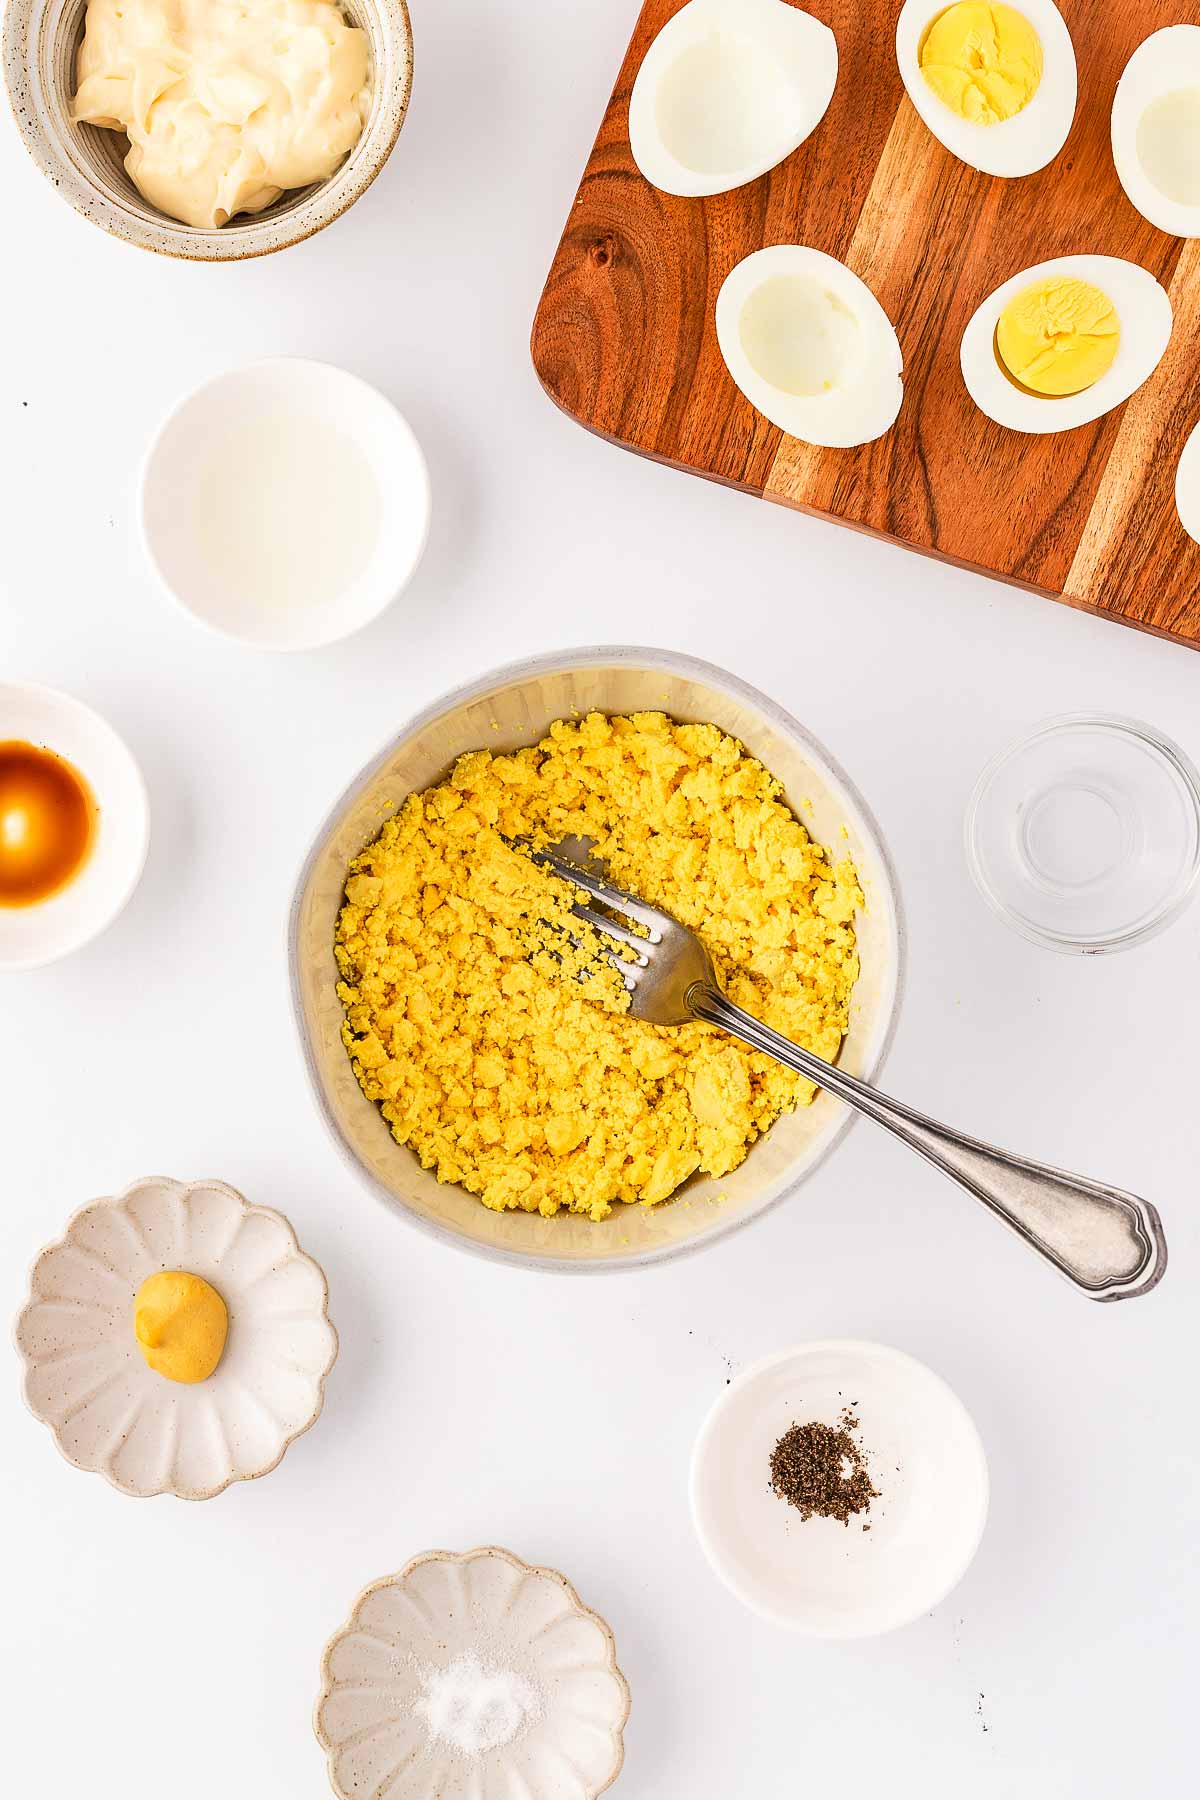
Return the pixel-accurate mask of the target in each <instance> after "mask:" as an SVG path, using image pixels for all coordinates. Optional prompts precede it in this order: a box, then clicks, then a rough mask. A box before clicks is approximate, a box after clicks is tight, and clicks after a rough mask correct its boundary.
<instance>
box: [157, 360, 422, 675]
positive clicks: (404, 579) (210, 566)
mask: <svg viewBox="0 0 1200 1800" xmlns="http://www.w3.org/2000/svg"><path fill="white" fill-rule="evenodd" d="M140 511H141V527H142V536H143V541H144V543H145V546H146V553H147V555H148V557H149V559H150V563H151V566H152V567H153V569H154V570H155V572H156V574H157V575H158V577H159V580H160V581H161V582H162V584H163V586H164V587H165V588H166V590H167V592H168V593H169V594H170V595H171V596H172V597H173V598H174V599H175V600H177V601H178V602H179V604H180V605H181V606H182V607H183V608H184V609H185V611H187V612H189V613H191V615H192V617H193V618H195V619H198V620H199V621H200V623H201V624H203V625H208V626H210V627H211V628H212V629H213V630H214V631H217V632H220V633H221V634H222V635H223V636H225V637H230V638H234V639H236V640H237V641H238V642H239V643H243V644H252V645H254V646H255V647H256V648H259V649H264V650H313V649H317V648H318V647H319V646H321V645H322V644H332V643H334V642H336V641H337V640H338V639H339V638H344V637H348V636H349V635H350V634H351V632H354V631H359V630H361V628H362V627H363V626H364V625H368V624H370V622H371V621H372V620H373V619H375V618H377V617H378V616H379V614H380V613H381V612H383V611H384V609H385V608H386V607H388V606H389V605H390V604H391V602H392V601H393V600H394V599H395V598H396V596H397V595H398V594H399V593H400V591H401V589H402V588H404V587H405V585H406V584H407V583H408V581H409V580H410V578H411V577H412V574H413V572H414V570H415V569H416V567H417V564H418V563H419V562H420V560H421V556H422V553H423V551H424V549H425V543H426V539H427V537H428V534H429V513H430V492H429V474H428V470H427V469H426V466H425V458H424V456H423V455H422V453H421V447H420V445H419V444H418V442H417V440H416V438H415V437H414V435H413V432H412V429H411V427H410V426H409V425H408V423H407V421H406V420H405V419H404V418H403V416H402V415H401V414H400V413H399V412H398V411H397V409H396V408H395V407H394V406H393V405H392V403H391V401H390V400H387V399H385V398H384V396H383V395H382V394H381V393H379V391H378V390H377V389H376V388H373V387H371V385H370V384H369V383H368V382H366V381H362V380H360V378H359V377H358V376H357V375H351V374H349V373H348V372H347V371H346V370H345V369H338V368H334V367H333V366H332V364H330V363H321V362H309V361H306V360H304V359H303V358H298V357H278V358H274V359H272V360H269V361H266V362H259V363H251V364H249V365H247V366H246V367H245V368H240V369H230V370H228V371H227V372H226V373H225V374H223V375H218V376H216V377H215V379H214V380H212V381H208V382H206V383H205V384H204V385H203V386H202V387H199V388H197V389H196V391H195V392H194V393H192V394H189V395H188V397H187V398H186V399H185V400H183V401H182V402H181V403H180V404H179V405H178V406H177V407H176V408H175V409H174V411H173V412H172V413H171V414H170V415H169V416H168V418H167V420H166V422H165V423H164V425H163V426H162V428H161V430H160V431H159V433H158V436H157V437H156V439H155V440H154V443H153V444H152V445H151V448H150V452H149V455H148V456H147V459H146V464H145V468H144V470H143V473H142V488H141V508H140Z"/></svg>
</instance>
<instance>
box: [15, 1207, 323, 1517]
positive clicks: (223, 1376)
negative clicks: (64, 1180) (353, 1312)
mask: <svg viewBox="0 0 1200 1800" xmlns="http://www.w3.org/2000/svg"><path fill="white" fill-rule="evenodd" d="M159 1269H186V1270H188V1271H190V1273H192V1274H194V1275H200V1276H203V1278H204V1279H205V1280H206V1281H208V1282H210V1283H211V1284H212V1286H213V1287H215V1288H216V1290H217V1292H218V1293H219V1294H220V1296H221V1298H222V1299H223V1300H224V1302H225V1305H226V1308H227V1309H228V1313H229V1335H228V1337H227V1339H226V1343H225V1351H224V1354H223V1356H222V1357H221V1360H220V1362H219V1363H218V1365H217V1367H216V1369H215V1370H214V1372H213V1373H212V1374H211V1375H210V1376H209V1377H208V1379H207V1381H200V1382H197V1383H196V1384H195V1385H194V1386H185V1385H182V1384H181V1383H179V1382H175V1381H168V1380H166V1379H164V1377H163V1376H161V1375H158V1374H156V1373H155V1372H154V1370H153V1369H151V1368H150V1366H149V1365H148V1364H147V1362H146V1361H145V1358H144V1357H143V1356H142V1353H141V1350H140V1348H139V1347H138V1343H137V1340H136V1338H135V1336H134V1330H133V1312H134V1296H135V1295H136V1294H137V1291H138V1289H139V1287H140V1286H141V1285H142V1282H143V1281H144V1280H145V1279H146V1277H147V1275H152V1274H153V1273H154V1272H155V1271H156V1270H159ZM327 1300H328V1288H327V1286H326V1283H325V1277H324V1275H323V1274H322V1273H321V1270H320V1269H319V1268H318V1267H317V1265H316V1263H315V1262H313V1260H312V1258H311V1257H309V1256H305V1254H304V1252H303V1251H302V1250H301V1248H300V1246H299V1244H298V1243H297V1242H296V1235H295V1233H294V1231H293V1230H292V1228H291V1226H290V1225H289V1224H288V1222H287V1220H286V1219H285V1218H284V1217H283V1215H282V1214H281V1213H277V1212H272V1211H271V1210H270V1209H269V1208H268V1207H265V1206H251V1205H250V1203H249V1201H247V1200H244V1199H243V1198H242V1196H241V1194H239V1193H237V1192H236V1190H235V1189H234V1188H231V1187H228V1186H227V1185H226V1184H225V1183H224V1182H223V1181H196V1182H191V1183H188V1184H185V1183H183V1182H182V1181H169V1180H166V1179H164V1178H162V1177H159V1176H151V1177H149V1178H148V1179H147V1180H145V1181H138V1182H135V1183H134V1185H133V1186H132V1187H131V1188H127V1189H126V1190H125V1192H124V1193H123V1194H117V1195H115V1196H114V1197H113V1198H111V1199H106V1200H93V1201H92V1202H91V1203H90V1204H89V1205H87V1206H84V1207H81V1208H80V1210H79V1211H78V1212H77V1213H75V1214H74V1215H73V1216H72V1218H71V1219H70V1220H69V1221H68V1223H67V1228H66V1231H65V1232H64V1233H63V1236H62V1237H61V1238H59V1240H58V1241H57V1243H53V1244H49V1245H48V1246H47V1247H46V1249H45V1250H43V1251H42V1253H41V1255H40V1256H39V1257H38V1259H37V1261H36V1263H35V1264H34V1265H33V1270H32V1273H31V1275H30V1278H29V1299H28V1300H27V1301H26V1303H25V1306H24V1307H23V1309H22V1311H21V1313H20V1315H19V1317H18V1319H17V1325H16V1342H17V1350H18V1352H19V1353H20V1356H21V1359H22V1361H23V1363H24V1365H25V1384H24V1386H25V1400H26V1403H27V1405H28V1406H29V1409H30V1411H31V1412H32V1413H33V1415H34V1417H35V1418H37V1419H40V1420H41V1421H42V1423H43V1424H44V1425H48V1426H49V1427H50V1429H51V1431H52V1432H53V1433H54V1441H55V1443H56V1444H57V1445H58V1447H59V1449H60V1450H61V1451H62V1453H63V1455H64V1456H65V1457H66V1459H67V1461H68V1462H70V1463H73V1464H74V1466H75V1467H76V1468H77V1469H94V1470H96V1471H98V1473H100V1474H101V1475H104V1476H105V1477H107V1479H108V1480H109V1481H111V1483H112V1484H113V1486H114V1487H116V1488H119V1489H120V1490H121V1492H122V1493H123V1494H135V1495H138V1496H141V1497H144V1496H147V1495H150V1494H177V1495H178V1496H179V1497H180V1499H183V1500H208V1499H211V1498H212V1496H213V1495H214V1494H219V1493H221V1491H222V1490H223V1489H224V1488H227V1487H228V1486H229V1485H230V1483H231V1482H234V1481H251V1480H253V1479H254V1478H255V1477H256V1476H258V1475H266V1474H267V1473H268V1472H269V1471H270V1470H271V1469H273V1468H274V1467H275V1466H276V1464H277V1463H278V1462H279V1460H280V1458H281V1457H282V1456H283V1453H284V1451H285V1450H286V1449H287V1447H288V1445H289V1444H290V1443H292V1442H293V1441H294V1440H295V1439H296V1438H298V1437H300V1436H301V1434H302V1433H303V1432H305V1431H307V1430H308V1429H309V1427H310V1426H311V1425H314V1424H315V1423H316V1420H317V1416H318V1414H319V1413H320V1411H321V1406H322V1404H323V1402H324V1398H325V1377H326V1375H328V1373H329V1371H330V1369H331V1368H332V1367H333V1362H334V1358H335V1357H336V1356H337V1347H338V1346H337V1333H336V1332H335V1331H334V1329H333V1326H332V1325H331V1324H330V1322H329V1316H328V1313H327V1311H326V1305H327Z"/></svg>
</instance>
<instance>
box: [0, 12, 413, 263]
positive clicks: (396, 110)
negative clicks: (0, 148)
mask: <svg viewBox="0 0 1200 1800" xmlns="http://www.w3.org/2000/svg"><path fill="white" fill-rule="evenodd" d="M52 3H53V0H9V3H8V5H7V7H6V8H5V13H4V21H3V38H2V41H3V62H4V85H5V89H6V91H7V94H8V102H9V106H10V108H11V111H12V116H13V119H14V121H15V123H16V126H17V130H18V131H19V133H20V136H21V139H22V142H23V143H24V145H25V148H26V149H27V150H28V152H29V154H30V156H31V157H32V158H33V161H34V162H35V164H36V165H37V167H38V169H39V170H40V171H41V173H42V174H43V175H44V176H45V177H46V179H47V180H48V181H49V182H50V183H51V185H52V186H53V187H54V188H55V189H57V191H58V192H59V193H60V194H61V195H62V197H63V198H64V199H65V200H67V201H69V203H70V204H71V205H72V206H73V207H74V208H75V211H76V212H78V213H81V214H82V215H83V217H84V218H85V219H88V220H89V221H90V222H91V223H92V224H93V225H98V226H100V227H101V229H102V230H104V231H107V232H108V233H109V235H110V236H111V237H115V238H117V239H119V240H120V242H122V243H125V244H132V245H133V246H134V247H135V248H136V249H139V250H148V251H151V252H153V253H154V254H156V255H159V256H172V257H175V258H177V259H178V260H180V261H182V262H248V261H249V260H250V259H251V258H253V257H256V256H269V255H271V254H273V253H274V252H275V251H276V250H288V249H290V248H291V247H292V246H293V245H294V244H300V243H303V242H304V241H305V240H306V239H307V238H310V237H313V236H315V234H316V233H317V232H318V231H322V230H324V228H325V227H326V226H327V225H332V224H333V222H334V220H335V219H340V218H341V216H342V214H343V213H345V212H347V211H348V210H349V209H350V207H351V206H353V204H354V202H355V201H356V200H357V199H359V198H360V197H361V195H363V194H365V193H366V191H367V189H368V188H369V187H370V186H371V183H372V182H373V181H374V180H375V178H376V176H377V175H378V174H379V172H380V170H381V169H382V168H383V166H384V164H385V163H386V162H387V160H388V157H389V156H390V155H391V153H392V151H393V149H394V148H395V145H396V140H397V138H398V137H399V136H400V132H401V130H402V128H403V125H404V121H405V118H406V116H407V114H408V104H409V100H410V98H411V96H412V82H413V31H412V19H411V16H410V13H409V9H408V0H358V3H359V5H360V6H364V9H365V10H367V11H374V12H375V13H376V15H377V17H378V20H379V38H380V41H381V42H383V43H387V44H388V45H389V49H390V50H391V53H392V54H391V60H393V61H394V63H395V65H396V79H395V81H394V82H393V83H392V84H391V90H390V91H389V92H388V93H386V94H385V93H384V92H383V90H382V89H381V90H380V91H379V92H376V93H375V94H374V95H373V99H372V111H371V116H370V117H369V118H368V120H367V123H366V125H365V126H364V127H363V131H362V134H361V136H360V137H359V139H358V142H357V143H356V144H355V145H354V147H353V149H352V150H351V151H350V153H349V155H348V156H346V157H345V158H344V159H343V160H342V161H341V162H340V163H339V164H338V166H337V168H336V169H335V170H334V171H333V173H332V174H331V175H329V176H328V177H327V178H326V179H325V180H324V181H322V182H320V183H318V184H317V185H316V186H315V187H313V188H312V189H311V190H310V191H309V192H308V193H307V194H305V195H304V197H303V198H301V199H294V200H292V201H290V202H289V203H288V204H287V206H286V208H285V210H283V211H280V212H275V210H274V207H273V206H272V207H268V208H267V210H266V211H265V212H263V213H247V214H244V215H243V214H238V215H237V218H238V220H240V221H241V222H240V223H234V222H232V221H231V222H230V223H229V224H228V225H225V226H222V227H221V228H220V229H219V230H214V231H203V230H199V229H197V227H195V226H192V225H185V224H184V223H183V222H182V221H181V220H178V219H172V218H171V217H170V216H169V214H167V213H163V212H160V211H159V210H158V208H157V207H154V206H151V204H150V202H149V201H146V200H143V199H142V198H141V196H140V195H139V196H138V198H137V200H136V202H135V201H125V200H114V199H112V198H110V197H109V196H108V195H107V194H105V193H104V192H103V191H102V190H101V188H100V187H98V186H97V184H96V182H95V181H94V180H93V178H92V176H91V174H90V173H89V172H88V170H87V168H86V167H85V165H84V164H83V163H82V161H81V160H80V159H79V158H78V156H76V155H73V154H72V153H71V149H70V147H69V146H67V145H65V144H60V143H59V142H58V141H57V138H56V134H55V132H54V131H53V129H52V128H51V127H50V125H49V124H48V121H47V118H46V102H45V98H44V90H45V83H44V82H43V79H42V74H43V70H42V58H41V36H42V23H43V20H44V18H45V15H46V13H47V10H48V8H49V6H50V5H51V4H52ZM340 3H341V0H339V4H340ZM84 4H85V5H86V0H84ZM343 11H344V7H343ZM351 22H352V23H357V22H358V21H351ZM373 66H374V58H373ZM381 109H385V110H386V112H387V115H388V116H387V118H386V121H384V120H381V127H380V135H379V137H378V139H377V140H372V138H371V133H372V125H373V121H374V118H375V114H376V111H377V110H381ZM70 129H71V130H72V131H74V129H75V128H74V127H71V128H70ZM360 152H362V153H363V154H362V161H361V163H360V164H359V166H358V167H357V168H355V169H354V170H353V173H351V165H352V164H353V163H354V161H355V158H356V157H358V156H359V154H360ZM301 191H302V190H301ZM285 197H286V196H285ZM278 204H279V202H275V205H278Z"/></svg>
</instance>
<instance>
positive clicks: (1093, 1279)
mask: <svg viewBox="0 0 1200 1800" xmlns="http://www.w3.org/2000/svg"><path fill="white" fill-rule="evenodd" d="M687 1006H688V1010H689V1012H691V1013H692V1014H693V1015H694V1016H695V1017H696V1018H698V1019H702V1020H703V1021H704V1022H705V1023H706V1024H708V1025H719V1026H720V1027H721V1029H722V1030H724V1031H728V1032H731V1033H732V1034H733V1036H734V1037H736V1038H740V1039H741V1041H742V1043H743V1044H747V1045H748V1046H749V1047H750V1049H752V1050H761V1051H763V1052H765V1054H766V1055H768V1056H773V1057H775V1058H776V1059H777V1060H778V1061H779V1062H781V1063H784V1064H786V1065H787V1067H788V1068H789V1069H795V1071H796V1073H797V1074H799V1075H805V1076H807V1077H808V1079H809V1080H810V1081H814V1082H816V1083H817V1085H818V1086H819V1087H822V1088H825V1089H826V1090H827V1091H828V1092H829V1093H831V1094H836V1095H837V1097H838V1098H839V1099H840V1100H844V1101H845V1102H846V1104H847V1105H848V1106H853V1107H854V1108H856V1110H857V1111H858V1112H861V1113H866V1115H867V1117H868V1118H869V1119H874V1120H875V1123H876V1124H877V1125H882V1126H883V1127H884V1128H885V1129H886V1130H888V1131H890V1132H891V1133H892V1134H893V1136H895V1137H898V1138H900V1139H901V1141H902V1142H903V1143H905V1144H907V1145H908V1146H909V1148H910V1149H912V1150H915V1151H916V1152H917V1154H918V1155H919V1156H923V1157H924V1158H925V1160H926V1162H930V1163H932V1164H933V1166H934V1168H936V1169H940V1170H941V1171H942V1173H943V1174H944V1175H949V1177H950V1179H951V1180H952V1181H956V1182H957V1183H958V1185H959V1187H962V1188H965V1189H966V1191H967V1193H968V1194H971V1195H973V1196H974V1198H975V1199H976V1200H980V1201H982V1202H983V1204H984V1206H986V1207H987V1208H988V1209H989V1211H991V1212H993V1213H995V1214H996V1216H997V1218H999V1219H1002V1220H1003V1221H1004V1223H1005V1224H1006V1225H1008V1226H1010V1227H1011V1228H1012V1230H1013V1231H1015V1232H1016V1233H1017V1235H1018V1236H1019V1237H1022V1238H1024V1240H1025V1242H1026V1243H1027V1244H1029V1245H1030V1246H1031V1248H1032V1249H1034V1250H1036V1251H1038V1252H1039V1254H1040V1255H1042V1256H1044V1257H1045V1258H1046V1260H1047V1262H1049V1263H1052V1264H1053V1266H1054V1267H1055V1268H1056V1269H1057V1270H1058V1271H1059V1273H1060V1274H1061V1275H1065V1276H1066V1278H1067V1280H1068V1281H1070V1282H1073V1283H1074V1285H1075V1286H1076V1287H1077V1288H1078V1289H1079V1290H1080V1292H1081V1293H1083V1294H1086V1295H1087V1297H1088V1298H1089V1299H1090V1300H1127V1299H1130V1298H1131V1297H1132V1296H1133V1295H1135V1294H1145V1293H1149V1291H1150V1289H1151V1288H1152V1287H1154V1286H1155V1285H1156V1283H1157V1282H1158V1281H1160V1280H1161V1278H1162V1274H1163V1271H1164V1269H1165V1268H1166V1266H1167V1243H1166V1238H1165V1237H1164V1235H1163V1228H1162V1223H1161V1221H1160V1219H1159V1216H1158V1213H1157V1211H1156V1210H1155V1208H1154V1207H1153V1206H1151V1205H1150V1203H1149V1201H1147V1200H1139V1199H1138V1198H1137V1196H1136V1195H1134V1194H1126V1193H1122V1192H1121V1190H1120V1189H1119V1188H1111V1187H1105V1186H1104V1185H1103V1184H1102V1183H1101V1182H1098V1181H1088V1180H1086V1179H1085V1178H1084V1177H1083V1176H1081V1175H1068V1174H1066V1173H1065V1172H1064V1171H1063V1170H1062V1169H1052V1168H1048V1167H1046V1166H1045V1165H1044V1164H1042V1163H1035V1162H1029V1161H1027V1159H1026V1158H1025V1157H1023V1156H1011V1155H1010V1154H1009V1153H1008V1152H1007V1151H1006V1150H997V1149H995V1148H994V1147H993V1146H992V1145H990V1144H981V1143H979V1142H978V1140H977V1139H975V1138H970V1137H965V1136H964V1135H963V1134H962V1132H959V1131H951V1130H950V1129H949V1128H948V1127H947V1126H945V1125H938V1124H937V1123H936V1122H935V1121H934V1120H933V1119H927V1118H926V1117H925V1116H924V1115H923V1114H922V1113H919V1112H914V1111H913V1109H912V1108H911V1107H909V1106H904V1105H903V1104H902V1103H901V1102H900V1101H898V1100H889V1099H888V1097H887V1096H886V1095H885V1094H881V1093H879V1092H878V1091H877V1090H876V1089H875V1088H873V1087H868V1085H867V1084H866V1082H863V1081H858V1080H857V1079H856V1078H855V1077H854V1076H853V1075H848V1074H847V1073H846V1072H845V1070H844V1069H839V1068H837V1067H835V1066H834V1064H832V1063H827V1062H823V1061H822V1059H821V1058H820V1057H819V1056H813V1055H812V1053H811V1052H810V1051H808V1050H802V1049H801V1048H800V1046H799V1045H798V1044H793V1043H791V1042H789V1040H788V1039H787V1038H785V1037H781V1036H780V1035H779V1033H778V1032H777V1031H772V1030H771V1028H770V1026H769V1025H764V1024H762V1023H761V1021H760V1020H758V1019H755V1018H752V1017H751V1015H750V1014H749V1013H747V1012H743V1011H742V1009H741V1007H740V1006H735V1005H734V1003H733V1001H732V1000H728V999H726V997H725V995H724V994H720V993H717V992H716V991H715V989H713V988H712V987H710V986H709V985H708V983H707V982H703V981H697V982H694V983H693V984H692V986H691V987H690V988H689V989H688V993H687Z"/></svg>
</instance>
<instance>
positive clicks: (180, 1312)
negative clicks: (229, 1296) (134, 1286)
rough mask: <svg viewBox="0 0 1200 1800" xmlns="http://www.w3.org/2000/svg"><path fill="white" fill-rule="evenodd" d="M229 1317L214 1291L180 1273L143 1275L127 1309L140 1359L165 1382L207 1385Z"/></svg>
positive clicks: (198, 1278)
mask: <svg viewBox="0 0 1200 1800" xmlns="http://www.w3.org/2000/svg"><path fill="white" fill-rule="evenodd" d="M228 1328H229V1315H228V1313H227V1312H226V1310H225V1302H224V1301H223V1300H222V1298H221V1296H220V1294H218V1292H217V1290H216V1288H214V1287H211V1286H210V1285H209V1283H208V1282H207V1281H205V1280H204V1278H203V1277H202V1276H200V1275H189V1274H188V1273H187V1271H186V1270H184V1269H163V1270H161V1271H160V1272H159V1273H158V1274H157V1275H148V1276H147V1277H146V1279H145V1281H143V1283H142V1285H141V1287H140V1288H139V1289H138V1291H137V1298H136V1300H135V1301H134V1303H133V1329H134V1334H135V1335H136V1337H137V1341H138V1346H139V1348H140V1349H141V1352H142V1355H143V1356H144V1357H145V1359H146V1361H147V1362H148V1363H149V1364H150V1367H151V1368H152V1369H154V1370H155V1371H156V1372H157V1373H158V1374H159V1375H165V1376H166V1378H167V1380H168V1381H186V1382H196V1381H207V1379H208V1377H209V1376H210V1375H211V1374H212V1372H213V1370H214V1369H215V1368H216V1366H217V1364H218V1363H219V1362H220V1360H221V1356H222V1353H223V1351H224V1349H225V1334H226V1332H227V1330H228Z"/></svg>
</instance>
